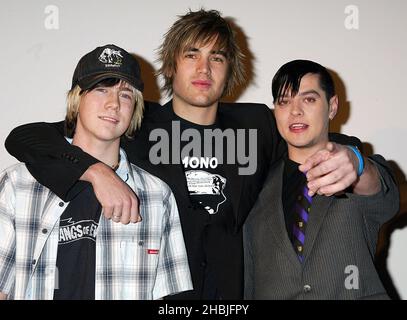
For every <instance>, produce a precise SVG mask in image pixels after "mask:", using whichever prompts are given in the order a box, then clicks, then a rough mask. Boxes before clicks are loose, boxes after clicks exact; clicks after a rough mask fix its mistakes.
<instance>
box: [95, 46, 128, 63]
mask: <svg viewBox="0 0 407 320" xmlns="http://www.w3.org/2000/svg"><path fill="white" fill-rule="evenodd" d="M122 58H123V56H122V54H121V52H120V50H115V49H111V48H105V49H104V50H103V52H102V53H101V54H100V56H99V61H100V62H103V63H107V64H108V65H106V67H115V66H117V67H120V66H121V64H122Z"/></svg>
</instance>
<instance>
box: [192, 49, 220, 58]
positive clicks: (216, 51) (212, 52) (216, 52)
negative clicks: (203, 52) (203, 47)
mask: <svg viewBox="0 0 407 320" xmlns="http://www.w3.org/2000/svg"><path fill="white" fill-rule="evenodd" d="M199 51H200V50H199V48H196V47H190V48H188V49H186V50H185V52H199ZM211 54H220V55H222V56H224V57H225V58H226V51H224V50H212V51H211Z"/></svg>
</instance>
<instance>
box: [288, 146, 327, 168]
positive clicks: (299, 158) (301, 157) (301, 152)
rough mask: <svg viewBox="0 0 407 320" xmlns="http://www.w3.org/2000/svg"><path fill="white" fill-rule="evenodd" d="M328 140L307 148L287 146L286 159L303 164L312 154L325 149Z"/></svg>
mask: <svg viewBox="0 0 407 320" xmlns="http://www.w3.org/2000/svg"><path fill="white" fill-rule="evenodd" d="M327 143H328V140H326V141H325V142H321V143H319V144H317V145H314V146H309V147H296V146H293V145H290V144H288V158H289V159H290V160H292V161H295V162H297V163H299V164H303V163H305V161H306V160H307V159H308V158H309V157H311V156H312V155H313V154H314V153H316V152H318V151H320V150H323V149H325V147H326V144H327Z"/></svg>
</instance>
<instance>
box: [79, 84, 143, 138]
mask: <svg viewBox="0 0 407 320" xmlns="http://www.w3.org/2000/svg"><path fill="white" fill-rule="evenodd" d="M135 99H136V98H135V94H134V91H133V87H132V86H131V85H129V84H128V83H126V82H124V81H120V82H119V83H118V84H116V85H115V86H113V87H106V86H100V87H96V88H94V89H93V90H91V91H88V92H86V93H85V94H84V95H83V96H82V97H81V102H80V105H79V112H78V118H77V123H76V130H75V137H76V136H77V135H81V137H82V139H84V138H85V139H88V140H89V141H94V140H93V139H97V140H99V141H114V140H117V139H119V138H120V136H121V135H122V134H123V133H125V132H126V130H127V128H128V127H129V125H130V122H131V119H132V115H133V111H134V105H135Z"/></svg>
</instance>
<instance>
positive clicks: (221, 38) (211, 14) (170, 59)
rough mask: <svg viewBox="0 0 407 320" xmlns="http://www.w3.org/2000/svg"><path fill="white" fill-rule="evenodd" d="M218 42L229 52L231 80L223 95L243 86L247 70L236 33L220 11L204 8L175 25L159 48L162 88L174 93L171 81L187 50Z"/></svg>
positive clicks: (228, 80)
mask: <svg viewBox="0 0 407 320" xmlns="http://www.w3.org/2000/svg"><path fill="white" fill-rule="evenodd" d="M214 39H216V43H215V46H216V47H217V48H218V49H219V50H222V51H225V52H226V59H227V60H228V62H229V69H228V77H227V81H226V84H225V89H224V92H223V94H226V95H229V94H231V93H232V92H233V89H234V88H235V87H236V86H237V85H239V84H241V83H243V81H244V78H245V70H244V64H243V59H244V55H243V53H242V51H241V50H240V48H239V46H238V44H237V41H236V36H235V31H234V30H233V29H232V28H231V26H230V24H229V23H228V21H227V20H226V19H224V18H222V17H221V15H220V13H219V11H216V10H209V11H206V10H204V9H201V10H198V11H190V12H188V13H187V14H186V15H184V16H179V19H178V20H177V21H176V22H175V23H174V24H173V25H172V27H171V28H170V29H169V30H168V32H167V33H166V34H165V36H164V42H163V44H162V45H161V46H160V47H159V48H158V56H159V57H158V61H160V62H161V68H160V69H159V70H158V71H157V75H161V76H162V77H163V79H164V86H163V89H164V90H165V91H167V93H169V94H172V93H173V89H172V82H173V77H174V74H175V72H176V71H177V58H178V57H179V56H180V55H181V54H182V53H183V52H184V51H185V50H186V49H188V48H190V47H193V46H194V45H196V44H203V45H205V44H207V43H209V42H211V41H212V40H214Z"/></svg>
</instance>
